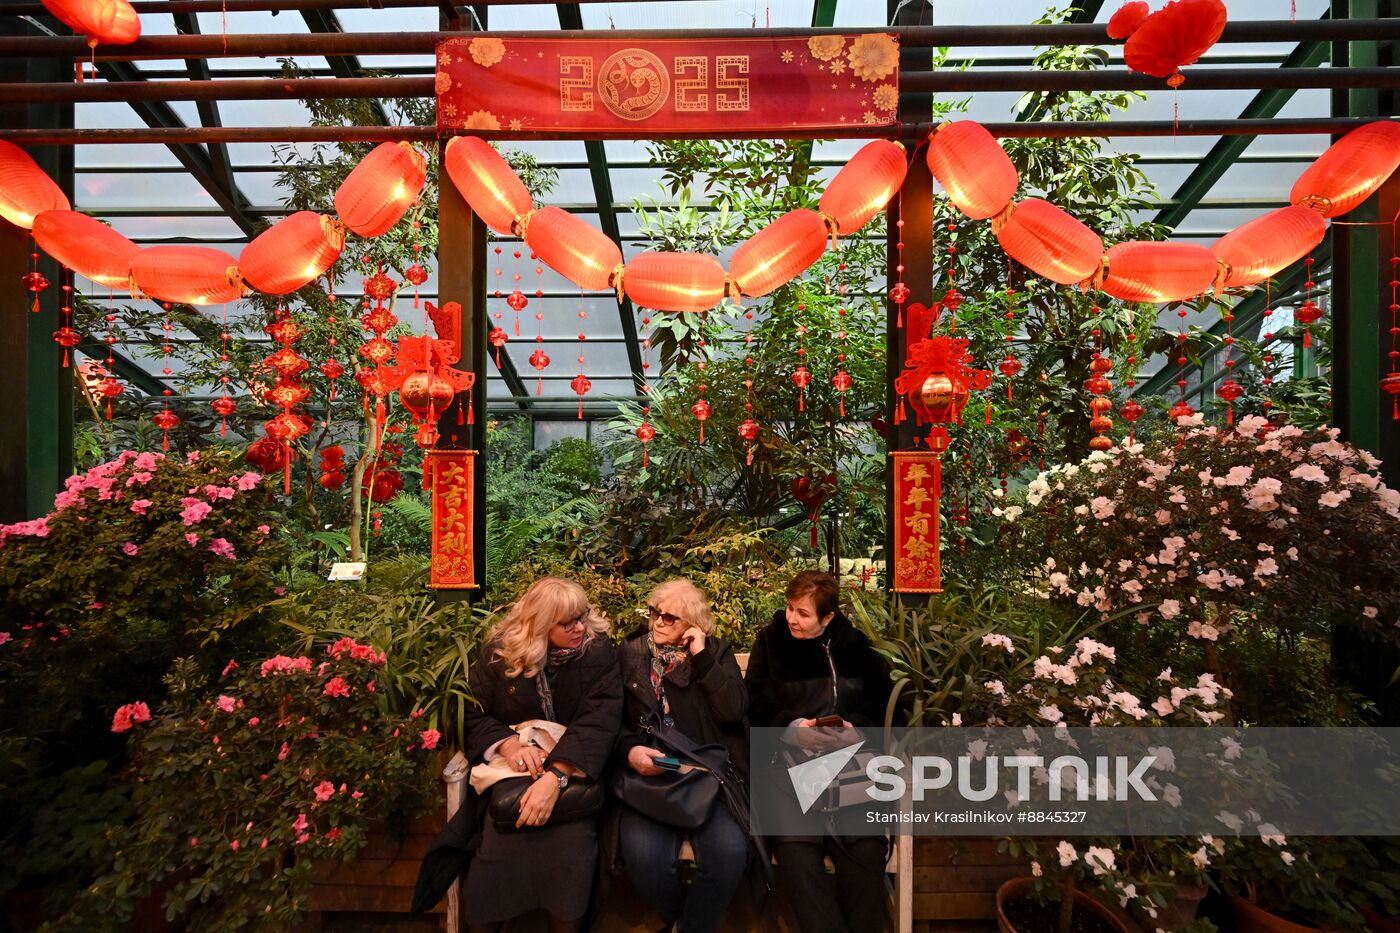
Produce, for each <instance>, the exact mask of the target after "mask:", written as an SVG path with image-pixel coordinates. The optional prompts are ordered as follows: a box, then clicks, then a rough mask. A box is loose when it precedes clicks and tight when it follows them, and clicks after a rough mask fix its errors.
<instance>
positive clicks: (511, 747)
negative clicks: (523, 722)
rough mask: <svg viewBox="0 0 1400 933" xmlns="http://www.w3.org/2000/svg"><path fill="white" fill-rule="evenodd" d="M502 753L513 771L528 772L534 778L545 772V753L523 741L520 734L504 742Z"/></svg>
mask: <svg viewBox="0 0 1400 933" xmlns="http://www.w3.org/2000/svg"><path fill="white" fill-rule="evenodd" d="M500 753H501V757H502V758H504V759H505V762H506V766H507V767H508V768H510V769H511V770H512V771H519V772H522V773H525V772H528V773H529V775H530V777H533V778H537V777H539V776H540V774H542V773H543V772H544V753H543V752H542V751H540V749H538V748H536V747H535V746H533V745H526V744H524V743H522V742H521V741H520V736H518V735H517V736H512V737H510V738H508V739H506V740H505V741H504V742H502V743H501V748H500Z"/></svg>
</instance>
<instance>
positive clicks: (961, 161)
mask: <svg viewBox="0 0 1400 933" xmlns="http://www.w3.org/2000/svg"><path fill="white" fill-rule="evenodd" d="M928 168H929V171H930V172H932V173H933V177H934V178H935V179H937V180H938V183H939V184H940V185H941V186H942V187H943V191H944V193H945V194H947V195H948V200H949V201H952V202H953V206H954V207H956V208H957V209H958V210H960V211H962V212H963V213H964V214H965V215H967V216H968V217H969V218H971V219H972V220H986V219H987V218H988V217H995V216H996V215H997V214H1000V213H1001V212H1002V211H1004V210H1006V208H1007V206H1008V205H1009V204H1010V203H1011V199H1012V198H1013V197H1014V196H1015V195H1016V187H1017V186H1018V185H1019V184H1020V183H1021V180H1020V177H1019V176H1018V175H1017V174H1016V167H1015V166H1014V165H1012V164H1011V159H1010V158H1008V157H1007V155H1006V150H1004V149H1002V148H1001V144H1000V143H998V142H997V141H996V139H995V138H994V137H993V136H992V134H991V133H988V132H987V130H986V129H985V128H984V127H983V126H982V124H980V123H977V122H975V121H972V120H959V121H957V122H955V123H944V124H942V125H940V126H939V127H938V129H937V130H936V131H935V132H934V134H933V136H932V138H930V139H929V143H928Z"/></svg>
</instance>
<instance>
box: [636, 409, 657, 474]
mask: <svg viewBox="0 0 1400 933" xmlns="http://www.w3.org/2000/svg"><path fill="white" fill-rule="evenodd" d="M636 434H637V440H639V441H641V442H642V469H646V468H647V466H648V465H649V464H648V461H647V445H648V444H650V443H651V442H652V440H654V439H655V438H656V428H653V427H652V426H651V424H650V423H648V422H646V421H643V422H642V423H641V424H639V425H637V431H636Z"/></svg>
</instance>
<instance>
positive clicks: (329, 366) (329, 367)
mask: <svg viewBox="0 0 1400 933" xmlns="http://www.w3.org/2000/svg"><path fill="white" fill-rule="evenodd" d="M321 375H323V376H325V377H326V379H328V380H329V381H330V384H331V401H332V402H334V401H335V381H336V380H337V379H339V378H340V377H341V376H343V375H345V366H344V364H342V363H341V362H340V360H337V359H335V358H334V357H332V358H331V359H328V360H326V361H325V362H324V363H322V364H321Z"/></svg>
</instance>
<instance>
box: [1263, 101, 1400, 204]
mask: <svg viewBox="0 0 1400 933" xmlns="http://www.w3.org/2000/svg"><path fill="white" fill-rule="evenodd" d="M1396 168H1400V124H1397V123H1395V122H1394V121H1393V120H1379V121H1377V122H1375V123H1367V124H1366V125H1365V126H1362V127H1358V128H1357V129H1354V130H1352V131H1351V132H1350V133H1348V134H1346V135H1345V136H1343V137H1342V138H1341V139H1339V140H1337V141H1336V142H1335V143H1333V144H1332V145H1331V146H1330V147H1329V148H1328V149H1327V151H1326V152H1324V153H1323V154H1322V155H1321V156H1319V157H1318V159H1317V161H1316V162H1314V163H1313V164H1312V165H1310V166H1308V168H1307V171H1305V172H1303V174H1302V176H1301V177H1299V179H1298V181H1297V182H1296V183H1294V185H1293V191H1292V193H1291V194H1290V195H1289V201H1290V202H1292V203H1293V204H1303V205H1307V206H1310V207H1315V208H1316V209H1317V210H1319V211H1321V212H1322V215H1323V216H1324V217H1338V216H1340V215H1342V214H1345V213H1347V212H1348V211H1350V210H1351V209H1352V208H1354V207H1356V206H1357V205H1358V204H1360V203H1361V202H1362V201H1364V200H1366V199H1367V198H1369V197H1370V196H1371V195H1372V194H1375V192H1376V189H1378V188H1379V187H1380V186H1381V185H1383V184H1384V183H1385V180H1386V179H1387V178H1389V177H1390V176H1391V173H1393V172H1394V171H1395V169H1396Z"/></svg>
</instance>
